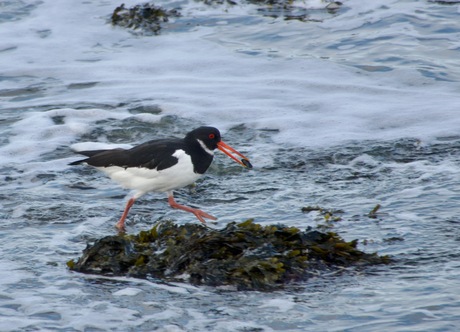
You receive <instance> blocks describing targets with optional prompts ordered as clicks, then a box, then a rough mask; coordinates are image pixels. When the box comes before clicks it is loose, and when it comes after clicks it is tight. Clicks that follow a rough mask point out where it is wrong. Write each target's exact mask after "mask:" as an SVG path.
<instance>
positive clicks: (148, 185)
mask: <svg viewBox="0 0 460 332" xmlns="http://www.w3.org/2000/svg"><path fill="white" fill-rule="evenodd" d="M174 156H175V157H176V158H178V162H177V164H175V165H174V166H172V167H170V168H166V169H163V170H161V171H157V170H156V169H148V168H143V167H129V168H123V167H119V166H109V167H98V169H100V170H101V171H104V172H105V173H107V174H108V175H109V176H110V177H111V178H112V180H114V181H116V182H118V183H119V184H120V185H122V186H123V187H124V188H127V189H132V190H136V191H137V194H136V196H141V195H143V194H145V193H147V192H149V191H157V192H167V191H171V190H174V189H178V188H181V187H185V186H187V185H189V184H192V183H194V182H195V181H196V180H198V179H199V178H200V177H201V174H197V173H195V172H194V171H193V164H192V160H191V158H190V156H189V155H187V154H186V153H185V152H184V151H182V150H179V151H176V153H175V154H174Z"/></svg>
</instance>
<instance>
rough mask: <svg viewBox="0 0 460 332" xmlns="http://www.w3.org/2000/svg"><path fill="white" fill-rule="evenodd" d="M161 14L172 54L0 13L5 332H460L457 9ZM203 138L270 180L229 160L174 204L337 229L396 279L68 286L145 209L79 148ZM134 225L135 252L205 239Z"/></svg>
mask: <svg viewBox="0 0 460 332" xmlns="http://www.w3.org/2000/svg"><path fill="white" fill-rule="evenodd" d="M135 4H137V3H136V2H135V1H125V6H126V7H130V6H133V5H135ZM156 4H157V5H161V6H163V7H164V8H167V9H173V8H177V9H179V10H180V12H181V14H182V16H181V17H179V18H174V19H171V20H170V21H169V22H167V23H166V24H165V25H164V26H163V29H162V30H161V32H160V34H159V35H149V34H145V33H142V31H133V30H131V31H130V30H126V29H122V28H119V27H113V26H112V25H111V24H110V23H109V19H110V15H111V13H112V12H113V10H114V9H115V7H116V6H117V5H120V4H118V3H113V2H109V1H78V2H73V3H68V2H56V1H49V0H42V1H2V2H0V59H1V61H0V63H1V65H0V110H1V112H0V170H1V177H2V181H1V182H0V206H1V210H0V229H1V232H0V238H1V244H0V267H1V268H0V276H1V277H0V317H1V319H0V330H1V331H40V330H43V331H46V330H57V331H106V330H113V331H153V330H157V331H310V330H315V331H316V330H321V331H357V330H359V331H381V330H384V329H389V330H394V331H457V330H458V328H459V327H460V314H459V312H460V310H459V307H460V294H459V291H458V290H459V289H460V280H459V278H458V276H457V275H458V270H459V268H460V263H459V262H460V260H459V256H460V251H459V249H458V248H459V246H458V244H459V240H460V233H459V228H458V226H459V223H460V219H459V215H460V209H459V207H458V202H459V194H460V187H459V185H458V183H459V180H460V172H459V167H458V165H459V161H460V153H459V147H460V135H459V133H460V116H459V105H460V94H459V93H460V84H459V82H458V81H459V74H460V68H459V62H458V58H459V48H460V25H459V23H458V22H459V15H460V4H458V3H457V2H456V1H415V0H393V1H391V0H390V1H388V0H386V1H381V0H375V1H371V2H365V3H364V2H362V1H357V0H348V1H347V0H344V1H342V4H341V5H340V6H339V8H338V9H336V10H328V9H326V6H327V5H328V4H329V3H327V2H323V1H319V0H315V1H313V0H312V1H308V0H305V1H292V2H289V3H288V5H286V6H284V7H283V6H265V5H258V4H254V3H249V2H235V4H231V3H230V2H222V3H219V2H214V3H212V4H211V5H207V4H204V3H202V2H199V1H191V0H190V1H176V2H168V1H163V2H161V1H159V2H158V3H156ZM203 124H206V125H213V126H216V127H218V128H219V129H221V131H222V134H223V138H224V140H225V141H226V142H227V143H229V144H231V145H232V146H234V147H235V148H237V149H238V150H239V151H241V152H243V153H244V154H246V155H248V156H249V157H250V158H251V161H252V163H253V165H254V166H255V168H254V169H253V170H252V171H245V170H243V169H241V168H240V167H239V166H238V165H236V164H234V163H232V162H231V160H227V159H228V158H226V157H225V156H222V155H217V156H216V160H215V162H214V164H213V166H212V168H211V169H210V170H209V171H208V173H207V174H206V175H205V176H204V178H203V180H202V181H201V180H200V181H199V182H198V183H197V186H196V187H193V188H185V189H183V190H180V191H178V192H177V194H176V196H177V200H178V201H180V202H183V203H187V204H191V205H194V206H199V207H200V208H202V209H203V210H205V211H208V212H211V213H212V214H213V215H215V216H217V217H218V218H219V220H218V221H217V222H216V224H214V225H213V227H223V226H224V225H225V224H226V223H228V222H231V221H244V220H246V219H247V218H255V221H256V222H258V223H261V224H271V223H279V222H281V223H284V224H288V225H292V226H297V227H300V228H306V227H308V226H313V227H316V226H321V227H325V221H324V218H323V216H321V215H319V214H317V213H315V212H311V213H303V212H302V211H301V208H302V207H303V206H315V205H319V206H322V207H325V208H330V209H340V210H343V213H342V214H341V217H342V220H341V221H339V222H335V223H333V224H332V225H330V227H332V229H333V230H334V231H336V232H338V233H339V234H340V235H341V236H343V237H344V238H345V239H346V240H353V239H358V240H359V243H360V245H359V246H360V249H362V250H365V251H369V252H373V251H377V252H378V253H380V254H389V255H392V256H393V258H394V260H395V262H394V263H393V264H391V265H389V266H384V267H378V268H372V269H369V270H366V271H361V272H357V271H346V272H345V273H339V274H335V273H331V274H327V273H321V274H318V277H317V278H312V279H310V280H308V281H307V282H305V283H304V284H300V285H295V286H292V287H288V288H287V289H286V290H283V291H278V292H275V293H260V292H235V291H232V290H229V289H214V288H206V287H194V286H190V285H187V284H180V283H170V284H166V283H163V282H160V281H157V280H135V279H129V278H100V277H95V276H87V275H80V274H76V273H71V272H69V271H68V270H67V267H66V262H67V261H68V260H70V259H74V258H77V257H78V256H79V255H80V253H81V251H82V250H83V249H84V248H85V246H86V244H87V243H91V242H92V241H94V240H96V239H98V238H100V237H103V236H106V235H111V234H114V233H115V230H114V227H113V225H114V223H115V222H116V220H117V219H118V217H119V216H120V213H121V212H122V209H123V207H124V203H125V200H124V199H125V195H126V194H127V192H126V191H125V190H123V189H120V188H119V187H117V186H116V185H115V184H113V183H112V182H110V181H109V180H108V179H107V178H106V177H105V176H104V175H103V174H100V173H98V172H96V171H94V170H92V169H89V168H85V167H69V166H67V164H68V163H69V162H71V161H73V160H76V159H77V158H78V156H75V155H74V154H73V153H72V152H71V149H70V147H71V146H74V147H75V146H96V145H95V144H96V143H94V142H99V143H103V144H110V145H114V144H137V143H141V142H144V141H146V140H149V139H153V138H162V137H169V136H177V137H180V136H183V135H184V134H185V133H186V132H187V131H188V130H190V129H191V128H194V127H197V126H200V125H203ZM376 204H380V205H381V209H380V210H379V213H378V215H377V218H369V217H368V213H369V211H371V210H372V209H373V208H374V206H375V205H376ZM131 213H132V214H131V215H130V218H129V220H128V232H129V233H135V232H138V231H139V230H145V229H148V228H149V227H150V226H151V225H152V224H153V223H154V222H155V221H157V220H159V219H165V218H171V219H173V220H175V222H177V223H179V224H181V223H187V222H196V220H194V218H192V217H193V216H192V217H191V216H190V215H188V214H185V213H182V212H180V211H175V210H172V209H170V208H169V207H168V205H167V202H166V198H165V197H163V196H162V195H159V194H152V195H147V196H145V197H143V198H142V199H141V200H139V201H138V202H137V203H136V205H135V206H134V207H133V209H132V211H131Z"/></svg>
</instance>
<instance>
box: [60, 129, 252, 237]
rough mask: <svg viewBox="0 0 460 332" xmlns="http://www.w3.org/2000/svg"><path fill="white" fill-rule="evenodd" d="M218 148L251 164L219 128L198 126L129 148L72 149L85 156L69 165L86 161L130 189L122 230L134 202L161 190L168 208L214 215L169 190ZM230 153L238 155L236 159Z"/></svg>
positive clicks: (201, 169) (192, 176)
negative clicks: (178, 199) (187, 203)
mask: <svg viewBox="0 0 460 332" xmlns="http://www.w3.org/2000/svg"><path fill="white" fill-rule="evenodd" d="M215 149H219V150H220V151H222V152H223V153H225V154H226V155H227V156H229V157H230V158H232V159H233V160H235V161H236V162H237V163H239V164H241V165H242V166H244V167H246V168H252V165H251V163H250V162H249V159H248V158H246V157H245V156H244V155H242V154H241V153H240V152H238V151H237V150H235V149H234V148H232V147H231V146H229V145H227V144H225V143H224V142H223V141H222V139H221V135H220V132H219V130H217V129H216V128H213V127H199V128H197V129H195V130H192V131H191V132H189V133H188V134H187V135H186V136H185V137H184V138H183V139H174V138H173V139H159V140H152V141H148V142H145V143H143V144H140V145H138V146H135V147H133V148H131V149H121V148H118V149H110V150H91V151H76V152H77V153H79V154H82V155H85V156H87V157H88V158H86V159H82V160H77V161H74V162H72V163H70V164H69V165H78V164H82V163H86V164H88V165H91V166H94V167H96V168H97V169H99V170H101V171H103V172H105V173H107V174H108V175H109V176H110V177H111V178H112V180H114V181H116V182H118V183H120V184H121V185H122V186H123V187H125V188H128V189H132V190H134V195H133V196H132V197H131V198H130V199H129V200H128V202H127V204H126V207H125V210H124V212H123V214H122V216H121V218H120V220H119V221H118V222H117V224H116V227H117V228H118V229H119V230H124V227H125V220H126V216H127V215H128V212H129V209H130V208H131V207H132V206H133V204H134V202H135V201H136V200H137V199H138V198H139V197H141V196H142V195H144V194H146V193H148V192H150V191H156V192H165V193H167V195H168V202H169V205H170V206H171V207H172V208H175V209H180V210H184V211H187V212H191V213H193V214H194V215H195V216H196V217H197V218H198V220H199V221H201V222H202V223H204V224H205V223H206V222H205V220H204V218H207V219H212V220H216V219H217V218H216V217H214V216H212V215H210V214H208V213H206V212H204V211H201V210H199V209H194V208H191V207H188V206H185V205H180V204H178V203H177V202H176V201H175V200H174V196H173V190H175V189H178V188H181V187H184V186H187V185H189V184H192V183H194V182H195V181H196V180H197V179H198V178H200V177H201V176H202V175H203V174H204V173H205V172H206V170H207V169H208V167H209V165H211V162H212V159H213V156H214V150H215ZM232 153H234V154H236V155H238V156H239V157H241V158H242V159H241V160H240V159H238V158H237V157H235V156H234V155H233V154H232Z"/></svg>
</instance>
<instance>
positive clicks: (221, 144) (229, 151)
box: [217, 141, 252, 168]
mask: <svg viewBox="0 0 460 332" xmlns="http://www.w3.org/2000/svg"><path fill="white" fill-rule="evenodd" d="M217 148H218V149H219V150H220V151H222V152H223V153H225V154H226V155H227V156H229V157H230V158H232V159H233V160H235V161H236V162H237V163H238V164H240V165H242V166H244V167H247V168H252V165H251V163H250V162H249V159H248V158H246V157H245V156H244V155H243V154H241V153H239V152H238V151H236V150H235V149H234V148H232V147H231V146H230V145H227V144H225V143H224V142H222V141H220V142H219V143H217ZM232 153H234V154H236V155H238V156H240V157H241V158H242V159H241V160H240V159H238V158H236V157H235V156H234V155H233V154H232Z"/></svg>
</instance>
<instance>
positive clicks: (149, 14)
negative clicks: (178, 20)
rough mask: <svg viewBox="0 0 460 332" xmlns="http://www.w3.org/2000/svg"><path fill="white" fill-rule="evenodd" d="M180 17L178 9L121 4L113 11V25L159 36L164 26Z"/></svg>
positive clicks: (148, 4) (151, 5) (150, 5)
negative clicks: (170, 20)
mask: <svg viewBox="0 0 460 332" xmlns="http://www.w3.org/2000/svg"><path fill="white" fill-rule="evenodd" d="M180 16H181V15H180V12H179V11H178V10H176V9H171V10H166V9H163V8H161V7H158V6H155V5H154V4H153V3H143V4H139V5H136V6H134V7H131V8H126V7H125V4H121V5H120V6H118V7H117V8H115V10H114V11H113V14H112V17H111V22H112V24H113V25H118V26H121V27H124V28H129V29H133V30H140V31H142V33H147V34H148V33H153V34H155V35H157V34H159V33H160V30H161V29H162V24H163V23H165V22H168V21H169V18H170V17H180Z"/></svg>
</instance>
